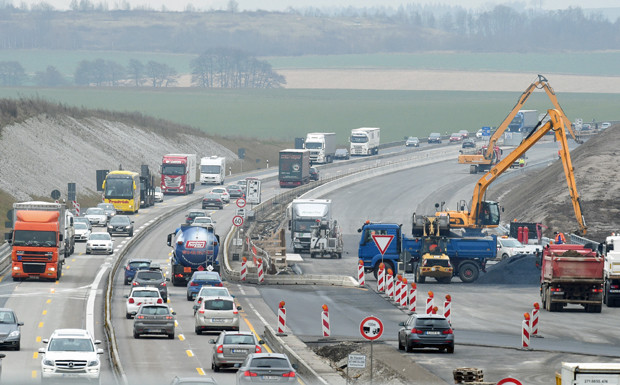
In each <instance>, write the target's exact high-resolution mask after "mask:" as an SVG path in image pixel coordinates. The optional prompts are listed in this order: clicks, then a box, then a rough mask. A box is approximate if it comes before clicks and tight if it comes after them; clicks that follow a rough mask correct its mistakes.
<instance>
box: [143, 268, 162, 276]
mask: <svg viewBox="0 0 620 385" xmlns="http://www.w3.org/2000/svg"><path fill="white" fill-rule="evenodd" d="M152 272H156V273H161V275H162V277H163V276H164V273H163V271H161V270H160V269H157V268H152V269H151V268H149V269H148V270H138V271H136V277H137V276H138V274H142V275H144V273H152Z"/></svg>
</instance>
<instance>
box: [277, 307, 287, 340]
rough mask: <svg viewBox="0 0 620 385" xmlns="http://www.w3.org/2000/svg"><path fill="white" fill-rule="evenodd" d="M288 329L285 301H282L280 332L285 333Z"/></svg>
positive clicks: (279, 315)
mask: <svg viewBox="0 0 620 385" xmlns="http://www.w3.org/2000/svg"><path fill="white" fill-rule="evenodd" d="M285 330H286V309H285V308H284V301H280V304H279V306H278V334H279V335H283V334H284V333H285Z"/></svg>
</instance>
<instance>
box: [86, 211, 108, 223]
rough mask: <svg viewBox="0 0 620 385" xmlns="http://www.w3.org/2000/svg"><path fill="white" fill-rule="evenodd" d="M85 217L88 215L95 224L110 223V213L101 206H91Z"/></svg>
mask: <svg viewBox="0 0 620 385" xmlns="http://www.w3.org/2000/svg"><path fill="white" fill-rule="evenodd" d="M84 217H86V218H87V219H88V221H89V222H90V223H91V224H92V225H93V226H106V225H107V224H108V215H107V214H106V213H105V211H104V210H103V209H102V208H99V207H89V208H88V209H87V210H86V213H85V214H84Z"/></svg>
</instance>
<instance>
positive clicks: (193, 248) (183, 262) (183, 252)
mask: <svg viewBox="0 0 620 385" xmlns="http://www.w3.org/2000/svg"><path fill="white" fill-rule="evenodd" d="M219 245H220V237H219V235H216V234H215V229H214V227H213V226H212V225H202V226H185V225H182V226H181V227H179V228H178V229H177V230H176V231H175V232H174V233H171V234H168V246H170V247H172V258H171V259H170V267H171V272H172V284H173V285H174V286H184V285H187V282H188V281H189V279H190V278H191V276H192V274H193V273H194V272H195V271H202V270H212V271H217V272H218V273H219V271H220V263H219V261H218V258H217V257H218V251H219Z"/></svg>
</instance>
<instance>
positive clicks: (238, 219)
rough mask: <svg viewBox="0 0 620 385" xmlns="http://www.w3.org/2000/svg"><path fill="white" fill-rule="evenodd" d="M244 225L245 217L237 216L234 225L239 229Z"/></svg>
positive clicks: (234, 218)
mask: <svg viewBox="0 0 620 385" xmlns="http://www.w3.org/2000/svg"><path fill="white" fill-rule="evenodd" d="M242 224H243V217H242V216H240V215H235V216H234V217H233V225H235V226H237V227H239V226H241V225H242Z"/></svg>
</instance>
